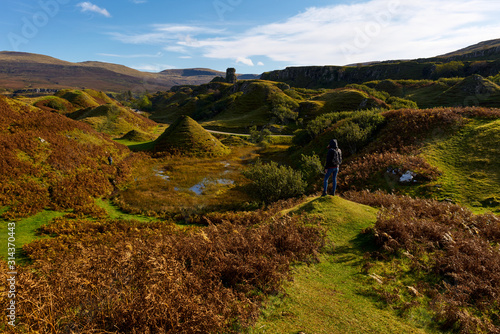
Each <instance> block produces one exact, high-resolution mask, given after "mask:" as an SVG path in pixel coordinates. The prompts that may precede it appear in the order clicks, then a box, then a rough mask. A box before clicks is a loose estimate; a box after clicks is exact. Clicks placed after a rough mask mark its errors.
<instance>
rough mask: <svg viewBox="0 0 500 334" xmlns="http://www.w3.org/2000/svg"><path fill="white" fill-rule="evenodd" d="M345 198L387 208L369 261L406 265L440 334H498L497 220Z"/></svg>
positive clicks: (428, 205)
mask: <svg viewBox="0 0 500 334" xmlns="http://www.w3.org/2000/svg"><path fill="white" fill-rule="evenodd" d="M344 196H345V197H346V198H348V199H351V200H355V201H357V202H360V203H363V204H367V205H374V206H381V207H383V208H385V209H382V210H381V212H380V214H379V216H378V219H377V222H376V224H375V228H374V229H373V231H372V232H373V235H374V237H375V241H376V242H377V244H378V245H379V246H380V249H379V251H378V252H377V254H375V253H374V254H373V255H374V256H376V257H377V258H380V255H381V253H379V252H382V253H383V254H384V256H383V257H385V258H386V259H387V260H390V259H396V260H397V261H394V262H393V263H398V261H402V260H401V258H402V255H404V256H405V257H406V258H408V259H410V260H409V261H408V262H407V263H408V264H405V265H409V270H411V271H412V272H413V274H414V277H418V282H415V284H416V285H418V286H420V293H422V294H425V295H426V297H428V298H429V299H430V303H429V307H430V308H431V309H433V311H434V312H435V316H436V319H437V320H438V321H439V323H440V324H441V326H442V327H443V329H445V330H449V329H458V330H459V331H460V333H499V332H500V323H499V322H498V319H499V311H498V310H499V309H498V306H499V303H500V299H499V296H500V249H499V244H500V218H499V217H498V216H495V215H493V214H484V215H474V214H472V212H471V211H470V210H468V209H465V208H463V207H460V206H458V205H454V204H450V203H446V202H441V203H440V202H436V201H431V200H422V199H412V198H409V197H397V196H394V195H388V194H383V193H380V192H377V193H369V192H360V193H356V192H347V193H344ZM392 280H393V281H394V282H397V281H398V278H397V277H393V278H392ZM404 284H405V285H406V284H408V282H407V281H406V282H405V283H404ZM396 289H397V288H396ZM396 289H393V290H394V291H397V290H396ZM379 290H380V289H379ZM381 292H383V291H381ZM397 297H399V296H397ZM413 298H416V297H415V296H414V297H413ZM394 300H395V301H397V300H401V299H400V298H394Z"/></svg>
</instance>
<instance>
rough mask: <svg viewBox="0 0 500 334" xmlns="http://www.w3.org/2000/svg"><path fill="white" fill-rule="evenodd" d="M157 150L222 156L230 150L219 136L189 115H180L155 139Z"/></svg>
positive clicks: (155, 148)
mask: <svg viewBox="0 0 500 334" xmlns="http://www.w3.org/2000/svg"><path fill="white" fill-rule="evenodd" d="M154 151H155V152H170V153H181V154H187V155H196V156H221V155H225V154H228V153H229V152H230V150H229V148H227V147H226V146H224V145H223V144H222V143H221V142H220V141H219V140H218V139H217V138H215V137H214V136H212V135H211V134H210V133H209V132H208V131H206V130H205V129H204V128H203V127H202V126H201V125H200V124H198V123H197V122H196V121H195V120H193V119H192V118H191V117H189V116H185V115H184V116H180V117H179V118H178V119H177V120H176V121H175V122H174V123H173V124H172V125H170V126H169V127H168V128H167V129H166V130H165V132H163V134H162V135H161V136H160V137H158V139H157V140H156V141H155V146H154Z"/></svg>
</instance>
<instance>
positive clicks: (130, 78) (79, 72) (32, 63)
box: [0, 51, 259, 92]
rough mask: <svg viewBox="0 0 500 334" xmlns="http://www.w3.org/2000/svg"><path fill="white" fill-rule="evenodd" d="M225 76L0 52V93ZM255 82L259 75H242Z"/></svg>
mask: <svg viewBox="0 0 500 334" xmlns="http://www.w3.org/2000/svg"><path fill="white" fill-rule="evenodd" d="M225 75H226V74H225V72H220V71H215V70H211V69H206V68H190V69H172V70H165V71H161V72H159V73H152V72H142V71H138V70H135V69H132V68H129V67H127V66H123V65H117V64H112V63H104V62H97V61H86V62H80V63H71V62H67V61H63V60H60V59H57V58H53V57H49V56H45V55H39V54H33V53H25V52H10V51H2V52H0V89H2V88H3V89H10V90H22V89H37V88H44V89H62V88H78V89H83V88H91V89H96V90H102V91H113V92H121V91H127V90H131V91H146V90H147V91H150V92H156V91H158V90H162V91H163V90H168V89H170V88H171V87H172V86H176V85H199V84H203V83H207V82H210V80H212V79H213V78H214V77H216V76H223V77H224V76H225ZM238 77H239V78H240V79H255V78H258V77H259V75H242V76H238Z"/></svg>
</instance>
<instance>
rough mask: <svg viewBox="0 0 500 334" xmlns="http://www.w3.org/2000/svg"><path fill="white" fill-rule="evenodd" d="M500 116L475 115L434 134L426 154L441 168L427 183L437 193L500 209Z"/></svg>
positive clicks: (480, 208) (440, 196) (487, 208)
mask: <svg viewBox="0 0 500 334" xmlns="http://www.w3.org/2000/svg"><path fill="white" fill-rule="evenodd" d="M499 143H500V119H499V118H496V119H473V120H471V121H469V122H468V123H467V124H466V125H464V126H463V127H462V128H460V129H458V130H456V131H454V132H452V133H450V134H449V135H447V136H445V137H439V138H432V137H431V138H430V139H429V144H428V145H427V146H426V148H425V149H424V150H423V153H422V155H423V156H424V157H425V158H426V159H427V160H428V161H429V162H430V163H431V164H433V165H435V166H437V167H438V168H439V170H440V171H441V176H440V177H439V178H437V180H436V181H434V182H432V183H431V184H429V185H428V186H427V187H426V190H427V191H428V192H430V193H431V194H432V196H433V197H435V198H438V199H441V200H444V199H448V200H452V201H454V202H457V203H460V204H462V205H467V206H470V207H472V208H474V209H475V210H477V211H490V210H491V211H494V212H496V213H497V214H498V213H500V187H499V184H500V145H499Z"/></svg>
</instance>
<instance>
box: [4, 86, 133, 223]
mask: <svg viewBox="0 0 500 334" xmlns="http://www.w3.org/2000/svg"><path fill="white" fill-rule="evenodd" d="M0 149H1V150H2V154H1V158H0V164H1V168H2V171H3V172H2V175H1V176H0V178H1V182H0V184H1V187H0V207H6V208H8V210H7V212H5V213H4V216H8V217H17V216H30V215H33V214H35V213H37V212H40V211H41V210H43V209H44V208H51V209H54V210H58V209H63V210H66V209H70V208H71V209H74V210H81V211H87V212H89V213H90V212H92V210H94V209H95V207H93V198H94V197H100V196H105V195H107V194H109V193H110V192H111V191H112V190H113V185H112V184H111V183H110V181H109V180H110V179H117V178H118V177H117V176H116V173H117V169H116V167H111V166H109V165H108V163H107V157H108V156H109V155H110V154H112V155H113V156H114V157H115V159H116V162H117V163H118V162H120V161H122V160H123V159H124V158H125V157H126V156H127V155H128V154H129V151H128V149H127V148H126V147H124V146H122V145H119V144H116V143H115V142H113V141H112V140H111V139H110V138H109V137H107V136H105V135H103V134H101V133H99V132H97V131H95V130H94V129H92V128H91V127H90V126H88V125H87V124H84V123H81V122H76V121H74V120H71V119H69V118H67V117H65V116H62V115H60V114H57V113H53V112H49V111H45V110H42V109H38V108H36V107H31V106H28V105H26V104H24V103H20V102H18V101H16V100H12V99H8V98H5V97H1V96H0Z"/></svg>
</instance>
